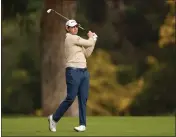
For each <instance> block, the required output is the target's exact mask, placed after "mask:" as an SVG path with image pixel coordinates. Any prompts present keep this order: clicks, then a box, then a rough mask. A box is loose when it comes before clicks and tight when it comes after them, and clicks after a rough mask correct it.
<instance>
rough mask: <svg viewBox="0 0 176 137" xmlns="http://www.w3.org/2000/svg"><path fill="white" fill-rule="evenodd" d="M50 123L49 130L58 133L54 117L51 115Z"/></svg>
mask: <svg viewBox="0 0 176 137" xmlns="http://www.w3.org/2000/svg"><path fill="white" fill-rule="evenodd" d="M48 122H49V130H50V131H51V132H56V122H55V121H54V120H53V115H50V116H49V117H48Z"/></svg>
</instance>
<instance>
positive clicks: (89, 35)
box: [87, 31, 98, 40]
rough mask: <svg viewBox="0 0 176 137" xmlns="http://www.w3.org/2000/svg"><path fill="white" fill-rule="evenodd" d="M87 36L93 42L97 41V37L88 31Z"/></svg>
mask: <svg viewBox="0 0 176 137" xmlns="http://www.w3.org/2000/svg"><path fill="white" fill-rule="evenodd" d="M87 36H88V37H89V38H91V37H93V39H94V40H97V37H98V36H97V35H96V34H95V33H93V32H92V31H89V32H88V33H87Z"/></svg>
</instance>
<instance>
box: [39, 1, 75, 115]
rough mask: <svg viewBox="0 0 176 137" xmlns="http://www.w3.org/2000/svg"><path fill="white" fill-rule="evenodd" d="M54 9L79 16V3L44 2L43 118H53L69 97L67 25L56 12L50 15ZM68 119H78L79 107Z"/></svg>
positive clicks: (42, 18) (42, 55)
mask: <svg viewBox="0 0 176 137" xmlns="http://www.w3.org/2000/svg"><path fill="white" fill-rule="evenodd" d="M50 8H52V9H54V10H56V11H57V12H59V13H61V14H62V15H65V16H66V17H68V18H71V17H72V18H73V17H74V16H75V13H76V1H74V0H72V1H70V0H45V1H44V10H43V13H42V17H41V24H40V25H41V37H40V42H41V43H40V44H41V87H42V109H43V115H44V116H47V115H49V114H52V113H54V112H55V110H56V109H57V107H58V105H60V103H61V102H62V101H63V100H64V98H65V96H66V82H65V53H64V52H65V50H64V39H65V33H66V32H65V22H66V20H64V19H63V18H61V17H60V16H59V15H57V14H55V13H54V12H51V13H49V14H48V13H47V12H46V11H47V9H50ZM73 112H74V113H73ZM66 114H67V115H69V116H73V115H78V108H77V103H76V104H75V102H74V104H73V105H72V106H71V108H70V109H69V110H68V111H67V113H66Z"/></svg>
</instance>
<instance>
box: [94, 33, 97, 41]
mask: <svg viewBox="0 0 176 137" xmlns="http://www.w3.org/2000/svg"><path fill="white" fill-rule="evenodd" d="M97 37H98V36H97V35H96V34H95V33H94V35H93V39H94V40H95V41H96V40H97Z"/></svg>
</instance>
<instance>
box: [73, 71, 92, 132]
mask: <svg viewBox="0 0 176 137" xmlns="http://www.w3.org/2000/svg"><path fill="white" fill-rule="evenodd" d="M88 92H89V73H88V71H85V72H84V77H83V79H82V80H81V83H80V87H79V91H78V103H79V124H80V126H85V127H86V104H87V98H88ZM75 128H76V129H77V131H84V130H85V129H84V128H82V129H83V130H81V128H79V127H75ZM79 129H80V130H79Z"/></svg>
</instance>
